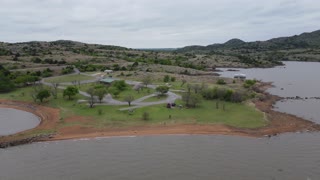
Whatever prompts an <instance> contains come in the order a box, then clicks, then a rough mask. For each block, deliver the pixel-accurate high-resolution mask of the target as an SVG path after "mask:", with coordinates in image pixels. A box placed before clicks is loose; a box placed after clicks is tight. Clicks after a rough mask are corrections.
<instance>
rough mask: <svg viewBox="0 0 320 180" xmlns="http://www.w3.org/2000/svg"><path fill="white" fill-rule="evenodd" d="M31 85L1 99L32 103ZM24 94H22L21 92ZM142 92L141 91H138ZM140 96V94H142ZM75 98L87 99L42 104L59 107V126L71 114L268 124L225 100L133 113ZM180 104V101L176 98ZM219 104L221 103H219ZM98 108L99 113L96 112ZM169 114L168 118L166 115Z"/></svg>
mask: <svg viewBox="0 0 320 180" xmlns="http://www.w3.org/2000/svg"><path fill="white" fill-rule="evenodd" d="M32 91H33V89H32V88H30V87H28V88H22V89H18V90H16V91H13V92H11V93H6V94H0V99H12V100H22V101H30V102H32V101H33V100H32V98H31V96H30V95H29V94H31V92H32ZM145 91H146V90H145ZM22 93H24V95H22ZM141 93H142V92H141ZM141 96H143V95H141ZM78 99H86V98H85V97H83V96H82V95H77V96H76V97H74V99H73V100H67V99H64V98H62V92H61V91H60V93H59V95H58V99H53V98H50V99H49V101H48V102H45V103H43V105H45V106H50V107H55V108H59V109H61V114H60V116H61V122H60V126H72V125H75V124H74V123H72V124H70V123H66V122H64V119H65V118H67V117H71V116H84V117H88V118H89V119H91V121H90V122H89V123H88V122H87V123H85V124H83V123H80V122H79V123H76V124H78V125H79V124H80V125H82V126H89V127H99V128H100V127H101V128H103V127H110V126H111V127H114V126H116V127H119V126H135V125H146V124H149V125H157V124H163V123H167V124H174V123H197V124H225V125H230V126H234V127H240V128H257V127H262V126H265V125H267V121H265V119H264V115H263V113H262V112H260V111H257V110H256V109H255V108H254V107H252V106H249V105H245V104H237V103H227V102H225V108H226V110H225V111H223V110H222V108H221V107H220V109H216V103H215V102H216V101H203V102H202V103H201V104H200V105H199V107H197V108H194V109H193V108H190V109H187V108H182V109H180V108H173V109H167V108H166V105H165V104H163V105H156V106H149V107H143V108H139V109H136V110H134V113H133V114H131V115H130V114H129V113H128V111H119V109H120V108H123V107H128V106H95V107H94V108H88V105H86V104H77V103H76V102H77V100H78ZM176 103H177V104H182V102H181V101H176ZM220 106H222V105H221V103H220ZM99 109H101V111H102V114H101V115H99V113H98V111H99ZM144 112H148V113H149V114H150V118H151V119H150V120H149V121H143V120H142V114H143V113H144ZM170 115H171V119H170V118H169V116H170Z"/></svg>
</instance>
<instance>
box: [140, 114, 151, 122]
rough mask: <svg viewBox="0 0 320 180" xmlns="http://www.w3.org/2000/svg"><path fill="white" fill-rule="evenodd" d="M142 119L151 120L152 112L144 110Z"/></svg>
mask: <svg viewBox="0 0 320 180" xmlns="http://www.w3.org/2000/svg"><path fill="white" fill-rule="evenodd" d="M142 120H144V121H149V120H150V114H149V113H148V112H143V114H142Z"/></svg>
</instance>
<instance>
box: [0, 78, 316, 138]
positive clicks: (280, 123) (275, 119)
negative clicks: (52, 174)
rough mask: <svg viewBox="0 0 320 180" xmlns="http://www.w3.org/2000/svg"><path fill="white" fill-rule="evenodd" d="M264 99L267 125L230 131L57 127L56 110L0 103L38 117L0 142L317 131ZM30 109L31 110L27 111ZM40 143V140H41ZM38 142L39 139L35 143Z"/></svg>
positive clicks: (84, 121)
mask: <svg viewBox="0 0 320 180" xmlns="http://www.w3.org/2000/svg"><path fill="white" fill-rule="evenodd" d="M270 86H271V83H264V84H261V85H260V87H259V89H260V90H261V91H264V90H266V89H267V88H269V87H270ZM264 94H265V96H266V98H265V99H264V100H263V101H256V102H254V103H255V105H256V107H257V108H258V109H259V110H261V111H262V112H264V113H265V114H266V117H267V119H268V121H269V125H268V126H266V127H262V128H257V129H243V128H234V127H230V126H225V125H199V124H175V125H157V126H134V127H117V128H114V127H108V128H99V129H98V128H93V127H85V126H81V125H73V126H67V127H61V128H59V127H58V122H59V110H58V109H54V108H49V107H44V106H39V105H37V104H30V103H25V102H20V101H6V100H0V107H10V108H16V109H21V110H25V111H28V112H31V113H34V114H36V115H38V116H39V117H41V118H42V122H41V124H40V125H39V126H38V127H37V128H35V129H33V130H28V131H26V132H22V133H19V134H17V135H13V136H7V137H2V138H0V142H1V141H2V142H3V141H8V140H12V139H16V138H22V137H24V134H26V133H27V132H32V131H34V130H50V129H56V130H57V133H56V134H55V135H54V136H53V138H50V139H45V140H46V141H47V140H65V139H77V138H94V137H104V136H142V135H162V134H220V135H238V136H250V137H261V136H273V135H277V134H280V133H286V132H297V131H319V130H320V125H317V124H315V123H313V122H311V121H307V120H304V119H302V118H299V117H296V116H294V115H290V114H286V113H280V112H276V111H273V110H272V108H273V104H274V103H275V102H276V101H278V100H280V99H281V98H280V97H277V96H273V95H270V94H268V93H264ZM30 107H32V108H30ZM65 121H66V122H81V124H87V123H89V122H90V119H87V118H84V117H81V116H74V117H70V118H67V119H65ZM42 140H43V139H42ZM39 141H40V140H39Z"/></svg>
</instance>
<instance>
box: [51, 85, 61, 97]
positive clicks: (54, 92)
mask: <svg viewBox="0 0 320 180" xmlns="http://www.w3.org/2000/svg"><path fill="white" fill-rule="evenodd" d="M51 86H52V89H51V94H52V96H53V97H54V98H55V99H57V98H58V87H59V83H51Z"/></svg>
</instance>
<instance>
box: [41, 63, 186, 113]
mask: <svg viewBox="0 0 320 180" xmlns="http://www.w3.org/2000/svg"><path fill="white" fill-rule="evenodd" d="M74 71H75V73H73V74H82V75H86V76H91V75H88V74H85V73H81V72H80V71H79V70H78V69H77V68H74ZM69 75H70V74H69ZM62 76H67V75H62ZM56 77H57V76H56ZM60 77H61V76H60ZM46 79H50V78H43V79H42V80H41V83H42V84H44V85H46V86H51V87H52V86H53V85H52V83H48V82H46V81H45V80H46ZM99 80H100V78H95V79H93V80H84V81H80V82H79V84H88V83H93V82H98V81H99ZM125 82H126V83H127V84H129V85H132V86H134V85H137V84H141V82H138V81H131V80H126V81H125ZM61 85H64V86H61ZM65 85H66V86H68V85H73V84H72V83H71V82H66V83H59V87H58V88H59V89H65V88H66V87H65ZM147 87H148V88H151V89H156V88H157V86H156V85H148V86H147ZM79 94H81V95H83V96H85V97H90V95H89V94H88V93H86V92H84V91H79ZM156 95H157V94H150V95H147V96H144V97H142V98H139V99H136V100H134V101H132V103H131V105H132V106H131V107H128V108H121V109H119V110H121V111H125V110H130V109H136V108H140V107H145V106H152V105H158V104H167V103H173V102H175V100H176V99H181V96H180V95H177V94H175V93H173V92H171V91H169V92H168V93H167V96H168V97H167V98H166V99H164V100H160V101H155V102H143V101H144V100H146V99H148V98H151V97H154V96H156ZM97 101H98V100H97ZM96 105H116V106H120V105H128V103H127V102H124V101H119V100H116V99H113V98H112V96H111V95H110V94H108V95H106V96H105V97H104V98H103V100H102V103H97V104H96Z"/></svg>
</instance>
